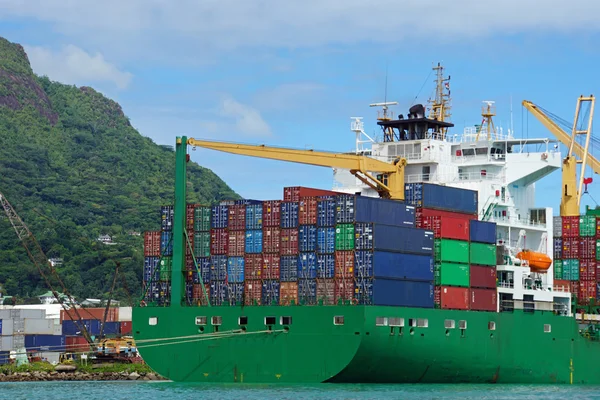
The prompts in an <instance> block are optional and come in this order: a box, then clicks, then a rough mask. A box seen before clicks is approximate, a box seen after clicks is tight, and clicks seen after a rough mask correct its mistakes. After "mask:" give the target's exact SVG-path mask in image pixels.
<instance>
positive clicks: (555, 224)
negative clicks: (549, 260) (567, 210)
mask: <svg viewBox="0 0 600 400" xmlns="http://www.w3.org/2000/svg"><path fill="white" fill-rule="evenodd" d="M552 230H553V231H554V232H553V235H554V237H561V236H562V217H553V218H552Z"/></svg>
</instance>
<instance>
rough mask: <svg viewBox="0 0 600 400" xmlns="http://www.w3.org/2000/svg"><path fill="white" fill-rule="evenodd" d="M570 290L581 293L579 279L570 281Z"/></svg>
mask: <svg viewBox="0 0 600 400" xmlns="http://www.w3.org/2000/svg"><path fill="white" fill-rule="evenodd" d="M569 292H571V293H573V294H577V293H579V281H569Z"/></svg>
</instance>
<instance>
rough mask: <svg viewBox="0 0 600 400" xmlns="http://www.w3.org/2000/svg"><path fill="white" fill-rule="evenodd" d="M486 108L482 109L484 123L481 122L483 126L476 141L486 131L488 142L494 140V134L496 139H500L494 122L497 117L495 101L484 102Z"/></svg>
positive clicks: (478, 131)
mask: <svg viewBox="0 0 600 400" xmlns="http://www.w3.org/2000/svg"><path fill="white" fill-rule="evenodd" d="M484 103H485V104H486V105H485V106H483V107H481V116H482V117H483V121H481V126H480V127H479V129H478V130H477V136H476V137H475V141H478V140H479V134H480V133H481V132H483V131H484V127H485V132H487V140H492V133H493V134H494V139H498V132H496V126H495V125H494V120H493V119H492V117H494V116H495V115H496V106H495V105H494V102H493V101H489V100H486V101H484Z"/></svg>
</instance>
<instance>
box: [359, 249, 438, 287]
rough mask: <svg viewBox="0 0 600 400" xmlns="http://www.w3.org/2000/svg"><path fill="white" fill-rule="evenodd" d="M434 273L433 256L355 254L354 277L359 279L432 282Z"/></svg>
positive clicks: (380, 252)
mask: <svg viewBox="0 0 600 400" xmlns="http://www.w3.org/2000/svg"><path fill="white" fill-rule="evenodd" d="M433 271H434V262H433V256H432V255H420V254H407V253H394V252H387V251H365V250H362V251H356V252H355V253H354V276H356V277H359V278H373V277H375V278H385V279H405V280H411V281H432V280H433Z"/></svg>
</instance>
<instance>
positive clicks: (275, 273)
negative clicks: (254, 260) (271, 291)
mask: <svg viewBox="0 0 600 400" xmlns="http://www.w3.org/2000/svg"><path fill="white" fill-rule="evenodd" d="M279 263H280V258H279V254H274V253H272V254H264V255H263V269H262V272H261V277H262V279H279Z"/></svg>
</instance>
